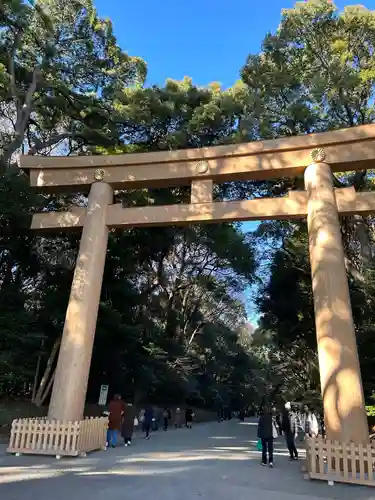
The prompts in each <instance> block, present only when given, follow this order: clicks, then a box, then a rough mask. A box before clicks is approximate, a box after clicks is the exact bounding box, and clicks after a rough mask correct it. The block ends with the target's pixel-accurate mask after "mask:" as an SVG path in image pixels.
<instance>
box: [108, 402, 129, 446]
mask: <svg viewBox="0 0 375 500" xmlns="http://www.w3.org/2000/svg"><path fill="white" fill-rule="evenodd" d="M124 411H125V403H124V401H123V400H122V399H121V396H120V394H115V395H114V397H113V399H112V401H111V402H110V403H109V405H108V412H109V416H108V439H107V441H108V446H111V447H112V448H115V447H116V444H117V433H118V432H119V431H121V426H122V417H123V415H124Z"/></svg>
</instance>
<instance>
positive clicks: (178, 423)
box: [174, 408, 182, 429]
mask: <svg viewBox="0 0 375 500" xmlns="http://www.w3.org/2000/svg"><path fill="white" fill-rule="evenodd" d="M174 426H175V427H176V429H181V427H182V415H181V408H176V413H175V416H174Z"/></svg>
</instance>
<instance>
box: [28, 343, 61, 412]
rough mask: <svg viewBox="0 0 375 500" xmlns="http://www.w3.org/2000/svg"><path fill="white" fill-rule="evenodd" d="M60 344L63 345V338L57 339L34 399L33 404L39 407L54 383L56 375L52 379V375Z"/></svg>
mask: <svg viewBox="0 0 375 500" xmlns="http://www.w3.org/2000/svg"><path fill="white" fill-rule="evenodd" d="M60 343H61V336H60V337H59V338H58V339H56V341H55V343H54V344H53V347H52V350H51V354H50V355H49V358H48V361H47V365H46V369H45V370H44V374H43V377H42V378H41V380H40V384H39V387H38V391H37V393H36V395H35V398H34V399H33V403H34V404H35V405H36V406H38V407H39V406H42V404H43V401H44V399H45V398H46V392H47V390H48V389H50V388H51V387H52V382H51V381H53V378H54V374H53V375H52V377H51V378H50V374H51V371H52V367H53V364H54V361H55V359H56V355H57V353H58V350H59V347H60ZM47 394H48V393H47Z"/></svg>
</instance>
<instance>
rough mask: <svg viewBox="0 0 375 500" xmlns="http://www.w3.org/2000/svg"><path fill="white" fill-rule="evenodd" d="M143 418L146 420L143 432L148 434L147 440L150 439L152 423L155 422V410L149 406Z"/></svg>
mask: <svg viewBox="0 0 375 500" xmlns="http://www.w3.org/2000/svg"><path fill="white" fill-rule="evenodd" d="M143 418H144V420H143V430H144V431H145V433H146V435H145V438H146V439H150V430H151V427H152V422H153V421H154V410H153V408H152V406H147V407H146V408H145V413H144V416H143Z"/></svg>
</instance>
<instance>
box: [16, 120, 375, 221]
mask: <svg viewBox="0 0 375 500" xmlns="http://www.w3.org/2000/svg"><path fill="white" fill-rule="evenodd" d="M314 155H317V156H320V160H323V159H324V161H327V163H329V165H330V167H331V169H332V170H333V171H336V172H337V171H345V170H358V169H366V168H371V167H372V166H373V164H374V160H375V125H363V126H359V127H353V128H347V129H341V130H336V131H333V132H323V133H316V134H310V135H302V136H297V137H290V138H283V139H276V140H269V141H257V142H250V143H243V144H236V145H230V146H215V147H210V148H202V149H186V150H178V151H167V152H165V151H161V152H156V153H133V154H121V155H111V156H74V157H61V156H54V157H51V156H48V157H43V156H23V157H22V160H21V167H22V168H23V169H25V170H28V171H29V174H30V183H31V186H33V187H35V188H38V189H40V190H43V191H52V192H53V191H61V190H62V191H67V192H69V191H81V192H87V191H88V190H89V188H90V186H91V185H92V184H93V183H94V182H96V181H103V182H106V183H108V184H110V185H111V186H112V188H114V189H124V188H139V187H148V188H151V187H166V186H177V185H184V184H185V185H188V184H189V183H190V184H191V188H192V191H191V203H190V204H179V205H166V206H147V207H134V208H126V209H124V208H123V207H122V205H120V204H113V205H110V206H109V207H108V211H107V219H106V224H107V226H108V227H109V228H116V227H134V226H160V225H165V224H188V223H192V222H223V221H234V220H261V219H291V218H295V217H305V216H306V214H307V208H306V206H307V205H306V204H307V198H306V193H305V192H304V191H302V192H301V191H299V192H298V191H297V192H295V191H293V192H291V193H290V194H289V196H286V197H284V198H263V199H255V200H242V201H231V202H213V200H212V183H213V182H217V183H220V182H225V181H228V180H251V179H270V178H277V177H288V176H293V177H294V176H297V175H299V174H301V173H303V171H304V169H305V168H306V167H307V166H308V165H309V164H310V163H311V162H312V156H314ZM336 200H337V208H338V211H339V212H340V213H342V214H346V215H349V214H352V213H363V214H368V213H371V212H374V210H375V197H374V196H372V195H371V194H370V193H357V194H356V193H355V191H354V188H344V189H338V190H336ZM85 216H86V210H85V209H84V208H78V207H73V208H72V210H71V211H70V212H65V213H61V212H49V213H42V214H36V215H34V217H33V221H32V229H37V230H45V229H55V230H56V229H63V228H65V229H67V228H81V227H82V226H83V224H84V221H85Z"/></svg>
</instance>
